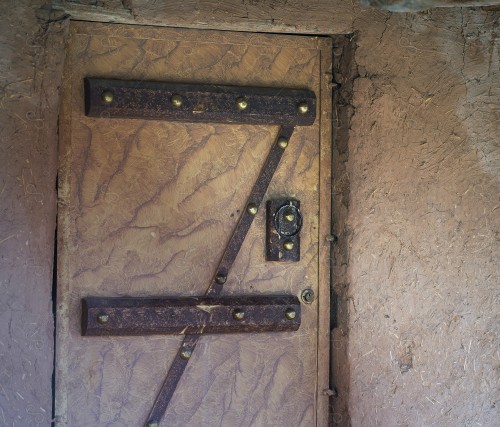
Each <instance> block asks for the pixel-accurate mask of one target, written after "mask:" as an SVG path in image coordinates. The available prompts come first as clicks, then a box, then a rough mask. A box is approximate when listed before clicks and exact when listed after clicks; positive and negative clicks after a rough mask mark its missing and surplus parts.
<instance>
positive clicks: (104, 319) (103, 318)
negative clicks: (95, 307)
mask: <svg viewBox="0 0 500 427" xmlns="http://www.w3.org/2000/svg"><path fill="white" fill-rule="evenodd" d="M108 321H109V316H108V315H107V314H106V313H101V314H99V315H98V316H97V322H99V323H100V324H101V325H105V324H106V323H108Z"/></svg>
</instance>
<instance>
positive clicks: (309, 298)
mask: <svg viewBox="0 0 500 427" xmlns="http://www.w3.org/2000/svg"><path fill="white" fill-rule="evenodd" d="M300 299H301V300H302V302H303V303H304V304H311V303H312V302H313V301H314V291H313V290H312V289H304V290H303V291H302V293H301V294H300Z"/></svg>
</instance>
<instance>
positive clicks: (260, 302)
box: [82, 295, 300, 336]
mask: <svg viewBox="0 0 500 427" xmlns="http://www.w3.org/2000/svg"><path fill="white" fill-rule="evenodd" d="M299 327H300V303H299V299H298V298H297V297H296V296H294V295H271V296H263V295H250V296H228V297H183V298H131V297H127V298H123V297H111V298H109V297H108V298H106V297H87V298H84V299H83V300H82V335H84V336H109V335H120V336H134V335H135V336H144V335H155V334H182V335H198V334H229V333H244V332H283V331H296V330H298V329H299Z"/></svg>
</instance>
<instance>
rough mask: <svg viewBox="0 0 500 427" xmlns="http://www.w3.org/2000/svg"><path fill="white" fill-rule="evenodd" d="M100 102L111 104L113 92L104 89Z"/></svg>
mask: <svg viewBox="0 0 500 427" xmlns="http://www.w3.org/2000/svg"><path fill="white" fill-rule="evenodd" d="M101 99H102V102H104V103H105V104H111V103H112V102H113V92H111V91H110V90H106V91H104V92H103V93H102V95H101Z"/></svg>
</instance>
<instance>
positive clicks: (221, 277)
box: [215, 273, 227, 285]
mask: <svg viewBox="0 0 500 427" xmlns="http://www.w3.org/2000/svg"><path fill="white" fill-rule="evenodd" d="M226 280H227V276H226V275H225V274H222V273H218V274H217V276H215V281H216V282H217V283H218V284H219V285H223V284H224V283H226Z"/></svg>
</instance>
